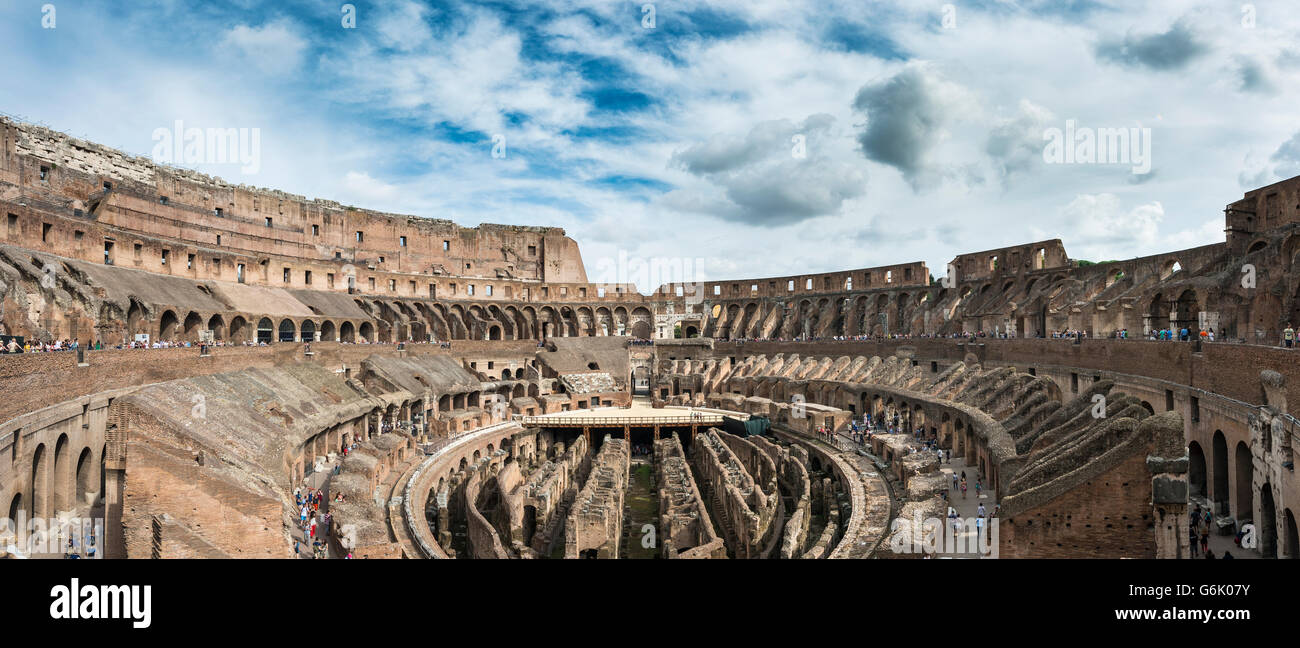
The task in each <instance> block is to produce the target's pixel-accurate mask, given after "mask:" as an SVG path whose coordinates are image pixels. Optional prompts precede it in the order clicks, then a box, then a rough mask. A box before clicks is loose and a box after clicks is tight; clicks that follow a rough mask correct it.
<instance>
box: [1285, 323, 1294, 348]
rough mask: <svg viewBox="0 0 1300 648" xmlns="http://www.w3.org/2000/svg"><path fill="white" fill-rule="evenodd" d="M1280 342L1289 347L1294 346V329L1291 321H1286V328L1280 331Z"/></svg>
mask: <svg viewBox="0 0 1300 648" xmlns="http://www.w3.org/2000/svg"><path fill="white" fill-rule="evenodd" d="M1282 343H1283V344H1285V345H1286V348H1288V349H1290V348H1291V347H1293V346H1295V329H1294V328H1291V322H1287V323H1286V329H1284V330H1283V331H1282Z"/></svg>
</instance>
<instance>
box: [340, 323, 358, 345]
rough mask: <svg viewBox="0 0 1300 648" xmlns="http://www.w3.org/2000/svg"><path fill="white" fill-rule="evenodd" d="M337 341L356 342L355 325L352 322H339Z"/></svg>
mask: <svg viewBox="0 0 1300 648" xmlns="http://www.w3.org/2000/svg"><path fill="white" fill-rule="evenodd" d="M339 341H340V342H348V343H352V342H356V327H355V326H353V325H352V322H347V321H345V322H343V323H342V324H339Z"/></svg>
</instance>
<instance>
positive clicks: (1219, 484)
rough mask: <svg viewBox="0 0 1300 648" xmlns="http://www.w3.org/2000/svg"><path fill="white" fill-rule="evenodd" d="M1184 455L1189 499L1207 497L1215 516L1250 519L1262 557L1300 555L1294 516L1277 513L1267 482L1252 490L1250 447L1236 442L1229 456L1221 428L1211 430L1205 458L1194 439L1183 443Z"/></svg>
mask: <svg viewBox="0 0 1300 648" xmlns="http://www.w3.org/2000/svg"><path fill="white" fill-rule="evenodd" d="M1187 455H1188V459H1189V463H1188V471H1187V481H1188V490H1189V493H1190V495H1191V496H1192V497H1193V498H1204V499H1207V500H1209V502H1210V505H1211V507H1212V508H1213V509H1214V512H1215V513H1216V514H1217V515H1227V516H1231V517H1233V518H1235V519H1237V520H1238V521H1239V522H1240V521H1243V520H1250V521H1252V522H1254V524H1255V529H1256V534H1257V538H1258V547H1259V551H1260V553H1261V554H1262V555H1263V556H1264V557H1266V558H1277V557H1283V558H1300V536H1298V535H1297V530H1296V519H1295V515H1294V514H1293V513H1292V511H1291V509H1289V508H1286V509H1283V510H1282V512H1281V515H1279V514H1278V511H1277V507H1276V505H1275V500H1274V498H1273V489H1272V486H1271V485H1270V484H1269V483H1268V482H1265V483H1264V484H1263V485H1261V486H1260V487H1259V490H1258V491H1256V490H1255V485H1254V478H1255V469H1254V463H1253V460H1252V456H1251V451H1250V446H1248V445H1247V444H1246V443H1245V442H1244V441H1238V442H1237V445H1236V446H1235V447H1234V448H1232V452H1231V455H1230V454H1229V448H1228V443H1227V437H1226V436H1225V435H1224V434H1223V431H1222V430H1215V432H1214V436H1213V437H1212V438H1211V441H1210V454H1209V456H1208V457H1207V455H1206V452H1205V449H1204V448H1203V447H1202V446H1201V444H1200V443H1199V442H1197V441H1191V442H1189V443H1188V444H1187ZM1256 497H1258V499H1256ZM1257 518H1258V519H1257Z"/></svg>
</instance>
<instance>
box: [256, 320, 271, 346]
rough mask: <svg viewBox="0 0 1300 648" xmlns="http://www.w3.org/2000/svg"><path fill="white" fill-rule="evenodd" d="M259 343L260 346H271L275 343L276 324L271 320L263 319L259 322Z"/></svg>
mask: <svg viewBox="0 0 1300 648" xmlns="http://www.w3.org/2000/svg"><path fill="white" fill-rule="evenodd" d="M257 341H258V343H259V344H270V343H272V342H274V341H275V324H274V323H272V322H271V318H269V317H263V318H262V319H260V320H258V322H257Z"/></svg>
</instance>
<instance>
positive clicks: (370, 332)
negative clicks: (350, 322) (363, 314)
mask: <svg viewBox="0 0 1300 648" xmlns="http://www.w3.org/2000/svg"><path fill="white" fill-rule="evenodd" d="M360 333H361V339H363V340H365V341H367V342H374V341H375V327H374V326H373V325H372V324H371V323H370V322H362V323H361V329H360Z"/></svg>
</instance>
